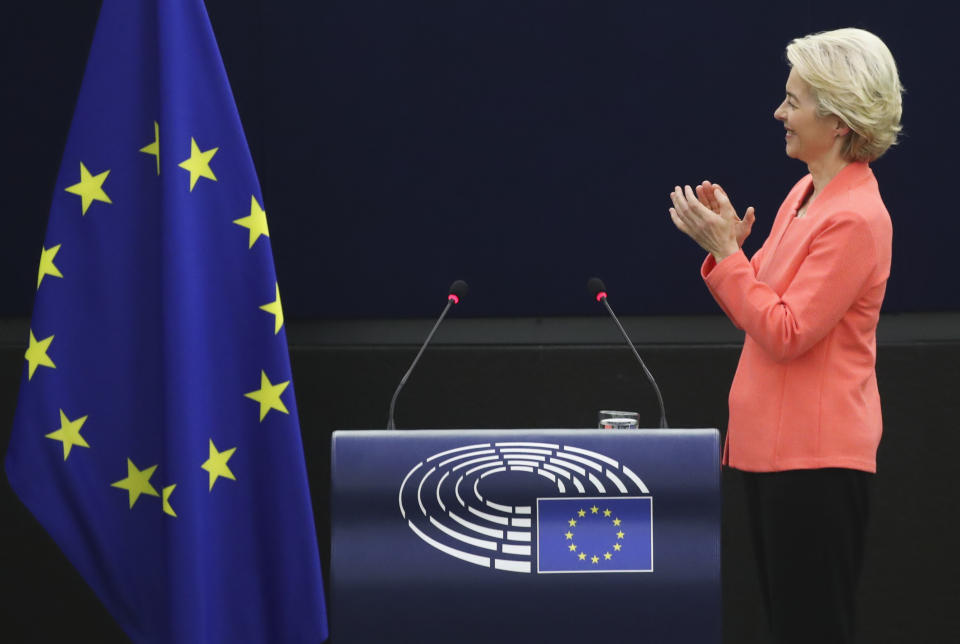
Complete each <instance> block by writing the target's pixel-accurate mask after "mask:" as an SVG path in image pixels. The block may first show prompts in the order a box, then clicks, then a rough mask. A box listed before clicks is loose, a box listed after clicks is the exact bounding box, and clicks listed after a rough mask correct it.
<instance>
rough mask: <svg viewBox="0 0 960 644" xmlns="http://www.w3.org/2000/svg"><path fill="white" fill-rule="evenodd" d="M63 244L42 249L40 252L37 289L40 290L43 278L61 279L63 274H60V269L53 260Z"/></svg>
mask: <svg viewBox="0 0 960 644" xmlns="http://www.w3.org/2000/svg"><path fill="white" fill-rule="evenodd" d="M61 246H63V244H57V245H56V246H54V247H53V248H43V249H41V251H40V271H39V273H38V274H37V289H38V290H39V288H40V282H42V281H43V278H44V276H46V275H51V276H53V277H63V273H61V272H60V269H59V268H57V266H56V264H54V263H53V260H54V258H55V257H56V256H57V253H59V252H60V247H61Z"/></svg>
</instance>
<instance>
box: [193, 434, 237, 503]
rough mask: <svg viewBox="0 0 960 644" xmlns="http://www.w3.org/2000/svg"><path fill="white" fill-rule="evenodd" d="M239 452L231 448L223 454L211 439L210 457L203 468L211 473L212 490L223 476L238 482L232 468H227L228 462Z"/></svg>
mask: <svg viewBox="0 0 960 644" xmlns="http://www.w3.org/2000/svg"><path fill="white" fill-rule="evenodd" d="M235 451H237V448H236V447H231V448H230V449H226V450H224V451H222V452H218V451H217V448H216V446H215V445H214V444H213V439H212V438H211V439H210V457H209V458H208V459H207V460H206V461H204V463H203V465H201V466H200V467H202V468H203V469H205V470H207V472H209V473H210V489H211V490H212V489H213V484H214V483H216V482H217V479H218V478H220V477H221V476H223V477H225V478H228V479H230V480H231V481H236V480H237V478H236V477H235V476H234V475H233V472H231V471H230V468H229V467H228V466H227V461H229V460H230V457H231V456H233V453H234V452H235Z"/></svg>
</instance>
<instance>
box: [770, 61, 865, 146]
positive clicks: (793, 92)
mask: <svg viewBox="0 0 960 644" xmlns="http://www.w3.org/2000/svg"><path fill="white" fill-rule="evenodd" d="M773 118H775V119H777V120H778V121H781V122H783V126H784V127H785V128H786V129H787V136H786V139H787V149H786V152H787V156H788V157H790V158H791V159H799V160H800V161H804V162H806V163H808V164H809V163H816V162H818V161H821V160H826V159H827V158H828V157H829V156H830V154H831V153H832V152H835V153H839V149H840V144H841V142H840V141H839V136H842V135H843V134H845V133H846V132H847V131H848V130H847V128H846V126H845V125H844V124H843V122H842V121H840V119H838V118H837V117H836V116H833V115H827V116H818V115H817V100H816V98H814V95H813V89H812V88H811V87H810V85H809V84H807V82H806V81H805V80H803V79H802V78H800V75H799V74H798V73H797V71H796V70H795V69H791V70H790V76H789V77H788V78H787V96H786V98H784V99H783V102H782V103H780V106H779V107H778V108H777V109H776V111H775V112H774V113H773Z"/></svg>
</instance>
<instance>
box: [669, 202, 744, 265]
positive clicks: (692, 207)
mask: <svg viewBox="0 0 960 644" xmlns="http://www.w3.org/2000/svg"><path fill="white" fill-rule="evenodd" d="M670 200H671V201H673V208H670V219H672V220H673V223H674V225H675V226H676V227H677V228H679V229H680V231H681V232H683V233H685V234H686V235H688V236H689V237H690V238H691V239H693V241H695V242H697V243H698V244H700V247H701V248H703V249H704V250H705V251H707V252H708V253H710V254H711V255H713V257H714V259H716V260H717V262H720V261H722V260H724V259H726V258H727V257H729V256H730V255H733V254H734V253H736V252H737V251H739V250H740V245H739V244H738V243H737V229H736V221H735V220H734V219H731V218H727V217H724V216H722V215H719V214H717V213H715V212H713V211H712V210H710V208H707V207H706V206H704V205H703V204H702V203H700V200H699V199H697V195H695V194H694V192H693V189H692V188H691V187H690V186H684V188H683V189H682V190H681V188H680V186H677V187H676V188H674V190H673V192H671V193H670Z"/></svg>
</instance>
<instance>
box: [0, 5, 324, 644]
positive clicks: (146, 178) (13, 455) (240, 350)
mask: <svg viewBox="0 0 960 644" xmlns="http://www.w3.org/2000/svg"><path fill="white" fill-rule="evenodd" d="M266 211H267V204H265V203H264V200H263V196H262V194H261V192H260V188H259V186H258V182H257V177H256V173H255V171H254V167H253V162H252V160H251V157H250V153H249V150H248V148H247V144H246V140H245V137H244V134H243V130H242V128H241V125H240V120H239V116H238V113H237V110H236V106H235V105H234V102H233V96H232V93H231V90H230V86H229V84H228V82H227V77H226V73H225V71H224V68H223V63H222V61H221V59H220V54H219V51H218V48H217V44H216V41H215V39H214V36H213V32H212V29H211V26H210V22H209V19H208V17H207V14H206V10H205V9H204V6H203V3H202V1H201V0H152V1H151V0H138V1H134V0H105V2H104V3H103V7H102V9H101V14H100V18H99V22H98V25H97V31H96V35H95V37H94V41H93V45H92V48H91V51H90V55H89V59H88V62H87V68H86V72H85V75H84V80H83V85H82V88H81V91H80V96H79V98H78V102H77V106H76V110H75V112H74V119H73V123H72V125H71V129H70V135H69V138H68V141H67V145H66V149H65V151H64V155H63V160H62V164H61V167H60V173H59V176H58V179H57V182H56V188H55V193H54V196H53V201H52V206H51V209H50V218H49V224H48V228H47V234H46V240H45V242H44V244H43V248H42V249H40V250H41V253H40V265H39V271H38V275H37V293H36V300H35V304H34V311H33V317H32V319H31V322H30V333H29V337H28V338H25V341H26V343H27V349H26V353H25V360H24V366H23V378H22V382H21V388H20V397H19V402H18V405H17V412H16V417H15V420H14V429H13V434H12V439H11V443H10V446H9V449H8V451H7V458H6V463H5V466H6V467H5V469H6V472H7V476H8V478H9V480H10V482H11V484H12V486H13V488H14V490H15V491H16V493H17V495H18V496H19V497H20V499H21V500H22V501H23V502H24V504H25V505H26V506H27V507H28V508H29V509H30V510H31V511H32V512H33V514H34V515H35V516H36V517H37V519H38V520H39V521H40V523H41V524H42V525H43V526H44V527H45V528H46V530H47V531H48V532H49V533H50V534H51V535H52V536H53V538H54V539H55V540H56V542H57V543H58V544H59V546H60V547H61V549H62V550H63V551H64V553H66V555H67V557H68V558H69V559H70V561H71V562H72V563H73V565H74V566H76V568H77V569H78V570H79V571H80V573H81V574H82V575H83V577H84V578H85V579H86V581H87V582H88V583H89V584H90V586H91V587H92V588H93V590H94V591H95V592H96V593H97V595H98V596H99V597H100V599H101V600H102V601H103V603H104V604H105V605H106V606H107V608H108V610H109V611H110V612H111V614H112V615H113V616H114V617H115V618H116V620H117V621H118V623H119V624H120V625H121V626H122V627H123V629H124V630H125V631H126V633H127V634H128V635H129V636H130V637H131V638H132V639H133V640H134V641H136V642H208V643H213V642H284V643H291V642H311V643H316V642H320V641H322V640H323V639H325V638H326V635H327V623H326V613H325V608H324V597H323V588H322V582H321V575H320V561H319V552H318V548H317V542H316V532H315V527H314V522H313V515H312V511H311V503H310V497H309V491H308V486H307V477H306V470H305V466H304V455H303V448H302V444H301V440H300V427H299V422H298V419H297V407H296V401H295V398H294V388H293V383H292V378H291V372H290V364H289V355H288V351H287V344H286V333H285V329H284V324H283V312H282V308H281V303H280V288H279V286H278V284H277V279H276V275H275V272H274V267H273V255H272V249H271V244H270V232H269V229H268V227H267V215H266Z"/></svg>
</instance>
